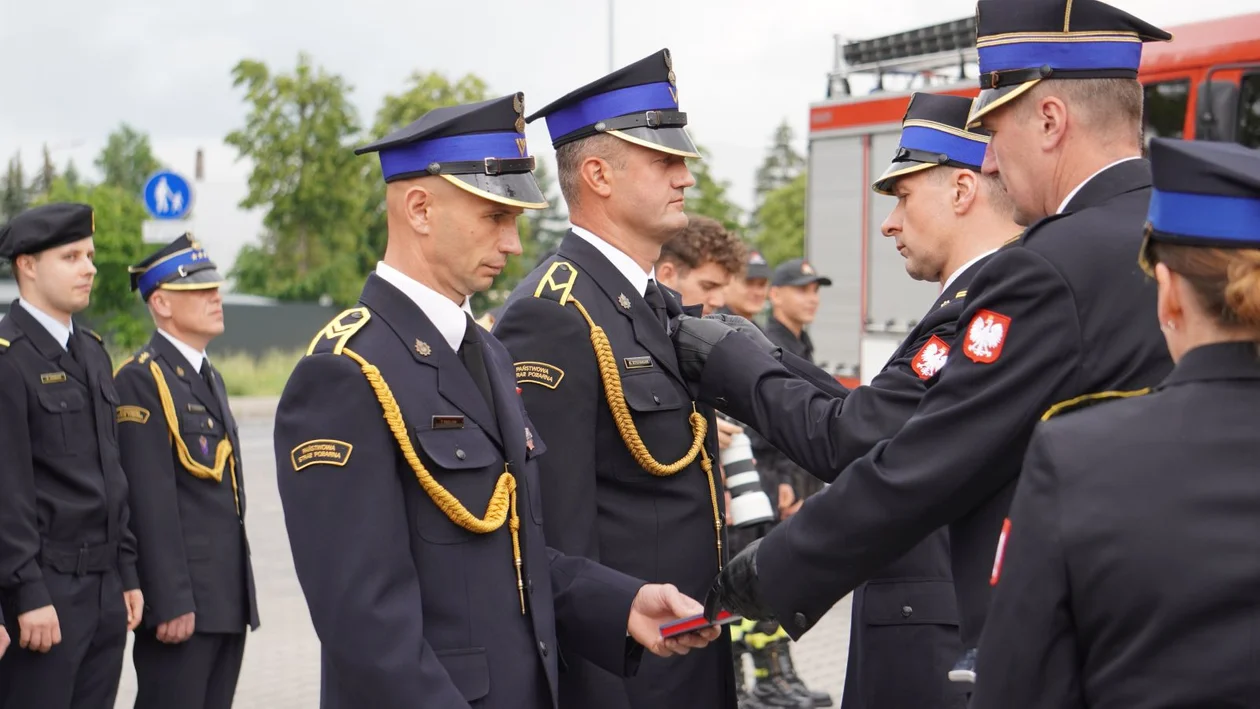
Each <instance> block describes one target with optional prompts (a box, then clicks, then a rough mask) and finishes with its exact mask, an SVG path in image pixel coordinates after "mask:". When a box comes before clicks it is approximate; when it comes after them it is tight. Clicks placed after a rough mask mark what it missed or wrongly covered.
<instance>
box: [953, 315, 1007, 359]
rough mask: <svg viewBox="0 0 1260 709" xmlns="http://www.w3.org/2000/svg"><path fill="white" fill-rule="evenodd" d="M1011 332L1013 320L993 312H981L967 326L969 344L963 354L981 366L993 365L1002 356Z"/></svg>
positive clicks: (964, 348)
mask: <svg viewBox="0 0 1260 709" xmlns="http://www.w3.org/2000/svg"><path fill="white" fill-rule="evenodd" d="M1010 330H1011V319H1010V318H1008V317H1006V316H1005V315H1002V314H1001V313H995V312H993V311H992V310H981V311H980V312H978V313H976V316H975V317H974V318H972V319H971V324H970V325H968V326H967V342H966V344H965V345H964V346H963V352H964V353H965V354H966V355H967V359H970V360H971V361H972V362H978V363H980V364H993V363H994V362H996V361H997V358H998V356H999V355H1001V354H1002V345H1003V344H1005V342H1006V335H1007V333H1009V332H1010Z"/></svg>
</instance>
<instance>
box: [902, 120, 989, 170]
mask: <svg viewBox="0 0 1260 709" xmlns="http://www.w3.org/2000/svg"><path fill="white" fill-rule="evenodd" d="M901 147H903V148H907V149H909V150H923V151H926V152H929V153H941V154H944V155H946V156H948V157H949V159H950V160H953V161H955V162H960V163H963V164H964V165H973V166H975V167H977V168H979V167H980V166H981V165H983V164H984V151H985V150H986V149H987V148H988V147H989V145H988V143H985V142H982V141H979V140H968V139H967V138H963V137H960V136H957V135H951V134H949V133H946V132H945V131H939V130H934V129H932V128H927V127H924V126H907V127H906V128H903V129H902V130H901Z"/></svg>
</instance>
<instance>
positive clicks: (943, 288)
mask: <svg viewBox="0 0 1260 709" xmlns="http://www.w3.org/2000/svg"><path fill="white" fill-rule="evenodd" d="M994 251H997V249H990V250H988V251H985V252H984V253H982V254H980V255H979V256H977V257H975V258H973V259H971V260H970V261H968V262H967V263H964V264H963V265H961V266H959V267H958V270H956V271H954V272H953V273H951V274H949V278H946V279H945V285H943V286H941V292H942V293H944V292H945V291H947V290H949V284H951V283H953V282H954V279H956V278H958V276H959V275H960V274H961V273H962V272H963V271H966V270H967V269H969V268H971V267H972V266H974V265H975V264H976V262H977V261H979V260H980V259H982V258H984V257H985V256H988V255H989V254H991V253H993V252H994Z"/></svg>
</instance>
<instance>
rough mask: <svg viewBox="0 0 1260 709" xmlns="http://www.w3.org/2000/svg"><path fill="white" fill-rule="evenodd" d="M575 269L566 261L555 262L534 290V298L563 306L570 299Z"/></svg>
mask: <svg viewBox="0 0 1260 709" xmlns="http://www.w3.org/2000/svg"><path fill="white" fill-rule="evenodd" d="M577 275H578V274H577V269H576V268H574V267H573V264H571V263H569V262H568V261H556V262H555V263H553V264H551V266H550V268H548V269H547V274H546V275H544V276H543V278H542V281H541V282H539V284H538V288H536V289H535V290H534V297H535V298H546V299H548V300H554V301H556V302H557V303H559V304H561V305H564V304H565V303H568V302H569V298H571V297H572V293H573V284H574V283H576V282H577Z"/></svg>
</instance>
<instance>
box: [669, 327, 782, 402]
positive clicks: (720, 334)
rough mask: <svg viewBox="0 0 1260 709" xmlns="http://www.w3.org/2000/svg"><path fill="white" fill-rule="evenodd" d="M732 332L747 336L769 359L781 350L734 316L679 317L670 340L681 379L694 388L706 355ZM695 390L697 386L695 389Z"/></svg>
mask: <svg viewBox="0 0 1260 709" xmlns="http://www.w3.org/2000/svg"><path fill="white" fill-rule="evenodd" d="M734 333H739V335H740V336H743V337H747V338H749V339H751V340H752V341H753V342H754V343H756V344H757V346H758V349H760V350H762V351H763V352H765V353H766V354H768V355H770V356H771V357H773V358H774V359H775V360H778V359H779V358H780V354H781V352H782V350H781V349H780V347H779V346H778V345H776V344H774V343H773V342H771V341H770V340H769V339H768V338H767V337H766V336H765V335H764V334H762V332H761V329H760V328H758V327H757V326H756V325H754V324H753V323H752V322H751V321H749V320H747V319H745V318H741V317H739V316H738V315H725V314H720V315H706V316H704V317H702V318H695V317H690V316H687V315H682V316H679V318H678V319H677V320H675V321H674V330H673V333H672V335H671V336H672V338H673V340H674V352H675V353H676V354H677V356H678V368H679V371H680V372H681V373H682V375H683V378H684V379H686V380H687V381H688V382H690V383H692V384H695V385H698V384H699V383H700V381H701V378H702V375H703V374H704V366H705V364H706V363H707V362H708V361H709V355H711V354H712V353H713V350H714V349H715V348H716V347H717V346H718V343H720V342H722V341H723V340H725V339H726V338H727V337H730V336H731V335H732V334H734ZM697 388H698V387H697Z"/></svg>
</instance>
